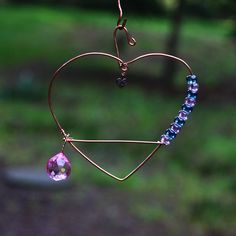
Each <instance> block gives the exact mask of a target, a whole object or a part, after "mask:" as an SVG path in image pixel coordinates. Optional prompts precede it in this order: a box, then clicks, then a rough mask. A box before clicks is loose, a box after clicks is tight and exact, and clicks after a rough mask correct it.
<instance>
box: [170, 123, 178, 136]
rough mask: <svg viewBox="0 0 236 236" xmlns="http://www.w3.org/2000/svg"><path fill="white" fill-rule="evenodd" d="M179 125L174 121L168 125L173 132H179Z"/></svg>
mask: <svg viewBox="0 0 236 236" xmlns="http://www.w3.org/2000/svg"><path fill="white" fill-rule="evenodd" d="M180 129H181V127H180V126H178V125H177V124H176V123H172V124H171V126H170V130H171V131H173V132H175V133H176V134H178V133H179V131H180Z"/></svg>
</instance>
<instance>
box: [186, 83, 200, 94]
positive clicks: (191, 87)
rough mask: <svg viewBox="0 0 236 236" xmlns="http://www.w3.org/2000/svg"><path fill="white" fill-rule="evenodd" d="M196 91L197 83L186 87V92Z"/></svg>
mask: <svg viewBox="0 0 236 236" xmlns="http://www.w3.org/2000/svg"><path fill="white" fill-rule="evenodd" d="M198 89H199V85H198V83H193V84H191V85H189V87H188V90H189V91H191V92H192V93H197V91H198Z"/></svg>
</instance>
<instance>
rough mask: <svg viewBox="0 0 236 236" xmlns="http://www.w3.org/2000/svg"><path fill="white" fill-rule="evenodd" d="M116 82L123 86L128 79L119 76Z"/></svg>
mask: <svg viewBox="0 0 236 236" xmlns="http://www.w3.org/2000/svg"><path fill="white" fill-rule="evenodd" d="M116 84H117V85H118V86H119V87H120V88H123V87H125V86H126V85H127V84H128V81H127V79H126V78H125V77H122V78H117V79H116Z"/></svg>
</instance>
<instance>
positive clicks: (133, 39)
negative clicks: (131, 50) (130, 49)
mask: <svg viewBox="0 0 236 236" xmlns="http://www.w3.org/2000/svg"><path fill="white" fill-rule="evenodd" d="M128 43H129V45H130V46H135V45H136V40H135V38H134V37H131V36H130V37H129V41H128Z"/></svg>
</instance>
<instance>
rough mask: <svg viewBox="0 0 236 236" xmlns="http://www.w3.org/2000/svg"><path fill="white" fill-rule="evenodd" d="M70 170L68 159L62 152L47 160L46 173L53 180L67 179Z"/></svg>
mask: <svg viewBox="0 0 236 236" xmlns="http://www.w3.org/2000/svg"><path fill="white" fill-rule="evenodd" d="M70 172H71V164H70V161H69V159H68V158H67V157H66V156H65V154H64V153H63V152H60V153H58V154H56V155H55V156H53V157H51V158H50V159H49V160H48V162H47V173H48V175H49V177H50V178H51V179H53V180H55V181H60V180H64V179H67V178H68V177H69V175H70Z"/></svg>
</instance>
